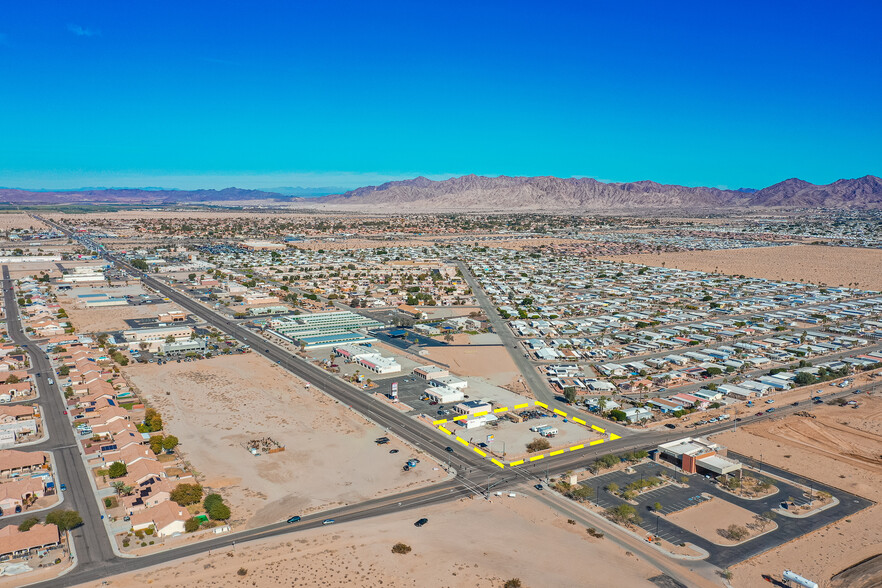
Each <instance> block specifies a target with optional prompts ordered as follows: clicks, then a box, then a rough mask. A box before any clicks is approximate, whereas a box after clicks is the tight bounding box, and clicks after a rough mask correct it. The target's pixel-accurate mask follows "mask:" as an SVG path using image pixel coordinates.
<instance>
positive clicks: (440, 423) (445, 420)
mask: <svg viewBox="0 0 882 588" xmlns="http://www.w3.org/2000/svg"><path fill="white" fill-rule="evenodd" d="M446 422H447V419H438V420H437V421H432V424H433V425H443V424H444V423H446Z"/></svg>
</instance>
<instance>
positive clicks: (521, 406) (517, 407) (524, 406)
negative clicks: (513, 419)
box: [514, 402, 530, 410]
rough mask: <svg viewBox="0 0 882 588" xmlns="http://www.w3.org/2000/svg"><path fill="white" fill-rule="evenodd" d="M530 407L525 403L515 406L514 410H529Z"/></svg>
mask: <svg viewBox="0 0 882 588" xmlns="http://www.w3.org/2000/svg"><path fill="white" fill-rule="evenodd" d="M528 406H530V404H529V403H527V402H525V403H523V404H515V405H514V409H515V410H517V409H519V408H527V407H528Z"/></svg>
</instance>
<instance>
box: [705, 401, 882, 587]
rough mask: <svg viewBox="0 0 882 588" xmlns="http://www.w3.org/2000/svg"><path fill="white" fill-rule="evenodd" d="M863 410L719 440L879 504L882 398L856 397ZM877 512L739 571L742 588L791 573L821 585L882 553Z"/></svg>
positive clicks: (772, 424)
mask: <svg viewBox="0 0 882 588" xmlns="http://www.w3.org/2000/svg"><path fill="white" fill-rule="evenodd" d="M856 398H857V399H858V400H859V402H861V406H860V408H858V409H856V410H855V409H851V408H843V407H838V406H826V405H824V406H819V407H818V408H817V409H815V410H814V411H813V413H814V414H815V415H816V416H817V418H816V419H811V418H807V417H798V416H788V417H785V418H783V419H774V420H771V421H765V422H763V423H757V424H754V425H747V426H745V427H739V429H738V431H737V432H729V433H724V434H722V435H718V436H716V437H714V440H716V441H719V442H720V443H722V444H724V445H726V446H728V447H729V448H730V449H732V450H734V451H737V452H740V453H744V454H745V455H750V456H753V457H759V456H760V455H762V459H763V461H764V462H766V463H771V464H773V465H776V466H779V467H782V468H785V469H787V470H789V471H793V472H796V473H798V474H801V475H804V476H808V477H811V478H814V479H816V480H819V481H821V482H824V483H826V484H830V485H831V486H834V487H837V488H841V489H843V490H847V491H849V492H853V493H855V494H858V495H860V496H863V497H865V498H869V499H871V500H874V501H877V502H878V501H879V500H880V499H882V490H880V482H882V457H880V456H882V438H880V436H879V435H878V433H873V432H872V431H878V430H879V427H880V423H882V397H878V396H877V397H874V398H867V397H856ZM880 528H882V507H880V506H879V505H878V504H877V505H874V506H872V507H870V508H868V509H865V510H863V511H861V512H859V513H857V514H856V515H854V516H852V517H850V518H849V519H846V520H842V521H839V522H837V523H834V524H833V525H831V526H828V527H826V528H824V529H820V530H818V531H815V532H814V533H811V534H809V535H806V536H804V537H802V538H800V539H797V540H796V541H793V542H791V543H788V544H786V545H783V546H781V547H779V548H778V549H776V550H773V551H770V552H767V553H764V554H761V555H758V556H756V557H754V558H753V559H751V560H748V561H746V562H743V563H741V564H738V565H737V566H735V567H734V568H733V571H734V572H735V581H734V582H733V584H734V585H735V586H736V587H739V588H740V587H742V586H747V587H753V586H768V584H767V583H766V582H765V581H764V580H763V579H762V577H761V575H762V574H776V577H779V576H780V574H781V570H783V569H792V570H794V571H796V572H798V573H799V574H801V575H803V576H805V577H807V578H810V579H813V580H814V581H816V582H818V583H819V584H821V585H824V584H825V583H826V582H828V581H829V579H830V578H831V576H833V575H834V574H836V573H838V572H840V571H841V570H843V569H845V568H847V567H849V566H851V565H854V564H856V563H858V562H860V561H862V560H864V559H866V558H868V557H871V556H874V555H877V554H879V553H880V551H882V546H880V543H879V529H880Z"/></svg>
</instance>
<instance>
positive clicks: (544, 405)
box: [535, 400, 548, 408]
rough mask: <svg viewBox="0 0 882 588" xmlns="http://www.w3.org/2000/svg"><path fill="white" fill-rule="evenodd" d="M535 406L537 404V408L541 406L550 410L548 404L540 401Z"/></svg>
mask: <svg viewBox="0 0 882 588" xmlns="http://www.w3.org/2000/svg"><path fill="white" fill-rule="evenodd" d="M535 404H536V406H541V407H542V408H548V405H547V404H545V403H544V402H539V401H538V400H537V401H536V403H535Z"/></svg>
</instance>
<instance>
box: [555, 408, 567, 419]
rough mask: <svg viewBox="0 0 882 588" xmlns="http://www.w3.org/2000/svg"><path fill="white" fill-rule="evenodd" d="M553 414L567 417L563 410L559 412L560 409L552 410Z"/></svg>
mask: <svg viewBox="0 0 882 588" xmlns="http://www.w3.org/2000/svg"><path fill="white" fill-rule="evenodd" d="M552 412H553V413H555V414H559V415H560V416H562V417H565V416H567V413H565V412H564V411H562V410H558V409H556V408H555V409H554V410H552Z"/></svg>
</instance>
